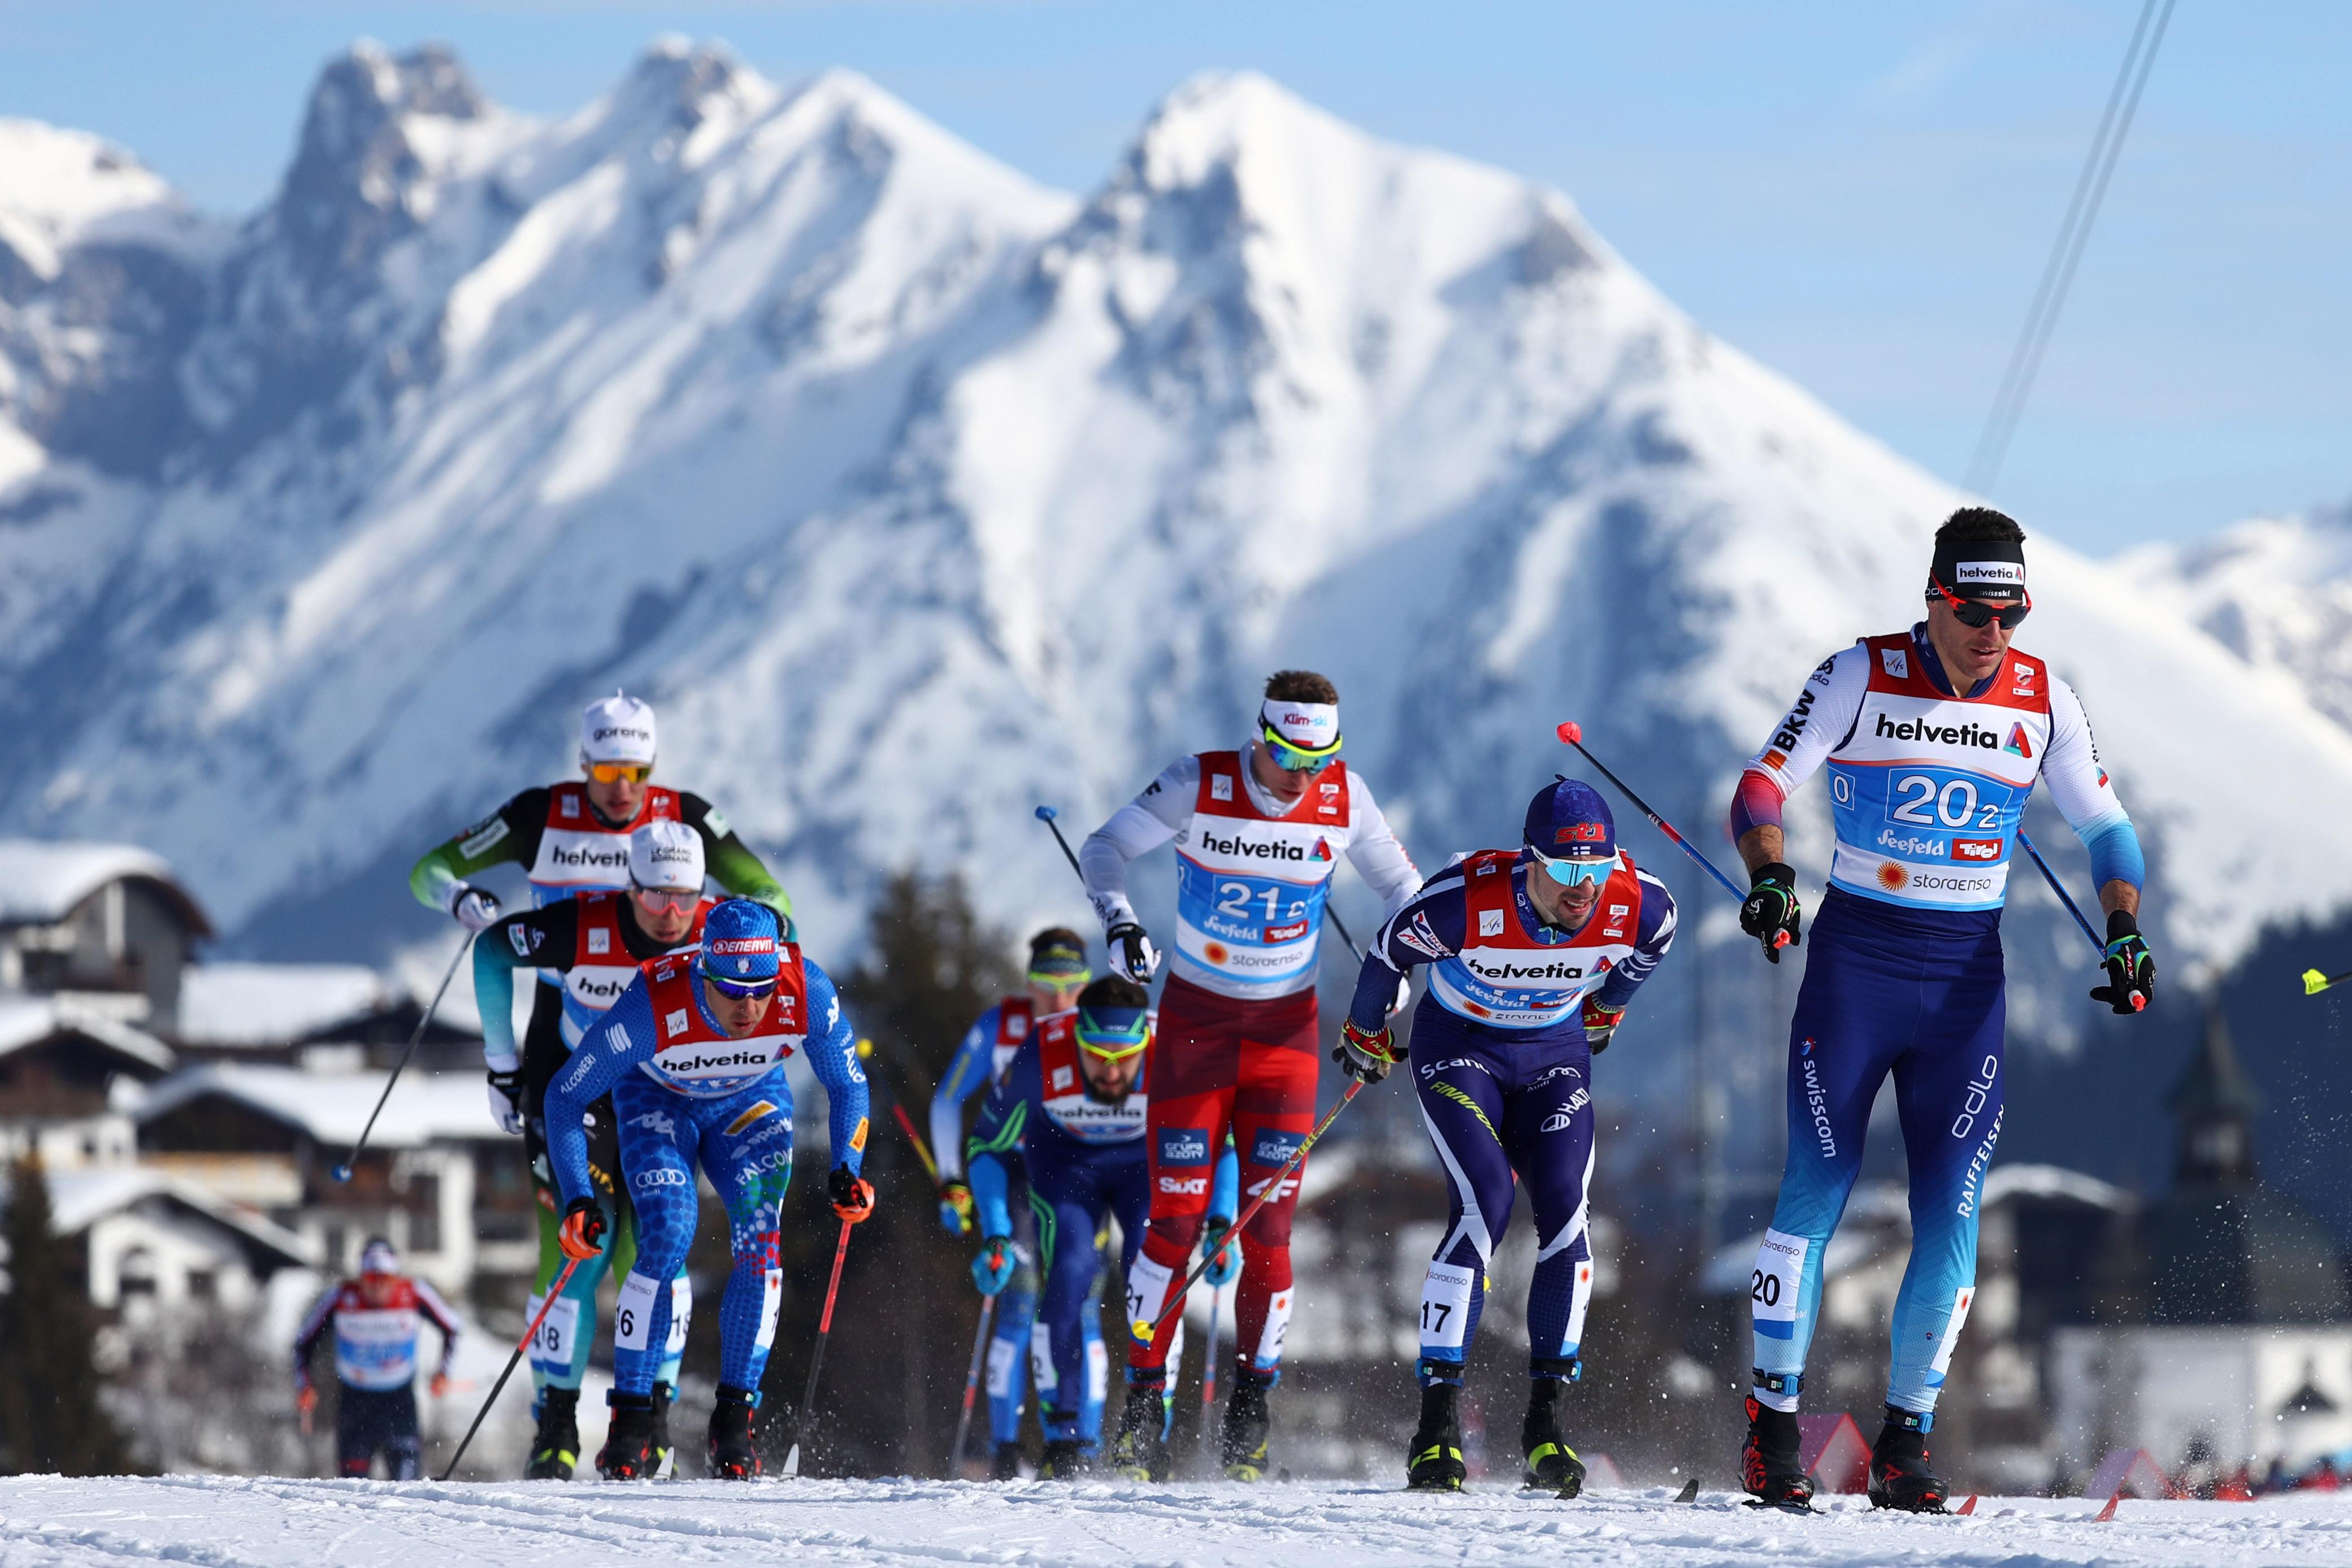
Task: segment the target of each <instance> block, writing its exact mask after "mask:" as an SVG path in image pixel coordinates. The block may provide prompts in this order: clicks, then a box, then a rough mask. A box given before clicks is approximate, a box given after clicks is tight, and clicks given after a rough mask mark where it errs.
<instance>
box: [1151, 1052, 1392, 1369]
mask: <svg viewBox="0 0 2352 1568" xmlns="http://www.w3.org/2000/svg"><path fill="white" fill-rule="evenodd" d="M1363 1086H1364V1081H1363V1080H1362V1079H1360V1078H1350V1079H1349V1080H1348V1087H1347V1089H1346V1091H1345V1092H1342V1093H1341V1094H1340V1096H1339V1103H1337V1104H1335V1105H1333V1106H1332V1107H1331V1108H1330V1109H1329V1110H1328V1111H1326V1112H1324V1113H1323V1119H1322V1120H1321V1121H1319V1122H1318V1123H1316V1124H1315V1130H1314V1131H1313V1132H1311V1133H1309V1134H1307V1141H1306V1142H1305V1143H1303V1144H1301V1145H1298V1147H1297V1148H1296V1149H1294V1150H1292V1151H1291V1155H1290V1158H1289V1159H1287V1160H1286V1161H1284V1162H1283V1166H1282V1169H1281V1170H1279V1171H1277V1172H1276V1173H1275V1177H1274V1179H1273V1180H1272V1181H1270V1182H1268V1183H1266V1184H1265V1186H1263V1187H1261V1188H1259V1189H1258V1195H1257V1196H1256V1197H1254V1198H1252V1199H1250V1200H1249V1207H1246V1208H1244V1209H1243V1210H1242V1211H1241V1212H1240V1213H1239V1214H1237V1215H1235V1216H1234V1223H1233V1225H1232V1227H1231V1228H1229V1229H1227V1230H1226V1232H1225V1234H1226V1235H1228V1236H1239V1235H1240V1234H1241V1233H1242V1232H1243V1230H1244V1229H1245V1228H1247V1227H1248V1225H1249V1222H1250V1221H1251V1220H1253V1219H1255V1218H1257V1211H1258V1210H1259V1209H1261V1208H1264V1207H1265V1206H1266V1204H1267V1203H1268V1202H1269V1201H1271V1200H1272V1199H1273V1197H1274V1195H1275V1194H1276V1193H1278V1192H1280V1191H1281V1190H1282V1188H1283V1184H1284V1183H1286V1182H1287V1181H1288V1180H1289V1179H1290V1177H1291V1176H1292V1174H1293V1173H1294V1172H1296V1171H1297V1169H1298V1167H1299V1166H1303V1165H1305V1164H1306V1163H1307V1150H1309V1149H1311V1148H1313V1147H1314V1146H1315V1140H1316V1139H1318V1138H1319V1137H1321V1136H1322V1135H1323V1134H1326V1133H1328V1132H1329V1131H1330V1130H1331V1124H1332V1123H1334V1122H1336V1121H1338V1120H1339V1113H1340V1112H1342V1111H1344V1110H1346V1109H1347V1108H1348V1102H1349V1101H1350V1100H1353V1099H1354V1098H1355V1097H1356V1091H1358V1090H1359V1089H1361V1088H1362V1087H1363ZM1218 1251H1223V1248H1219V1249H1218ZM1215 1259H1216V1253H1214V1252H1213V1253H1210V1254H1209V1255H1208V1256H1207V1257H1205V1258H1202V1260H1200V1261H1199V1262H1198V1263H1195V1264H1193V1265H1192V1272H1190V1273H1188V1274H1186V1275H1185V1276H1184V1282H1183V1283H1182V1284H1181V1285H1179V1286H1177V1287H1176V1289H1175V1290H1174V1291H1172V1292H1171V1293H1170V1295H1169V1298H1168V1304H1167V1305H1165V1306H1164V1307H1162V1308H1160V1316H1159V1317H1158V1318H1156V1319H1153V1320H1151V1321H1150V1322H1146V1321H1145V1320H1144V1319H1142V1318H1138V1319H1136V1320H1135V1322H1131V1323H1129V1325H1128V1327H1129V1329H1131V1330H1133V1331H1134V1333H1135V1337H1136V1338H1138V1339H1139V1340H1142V1341H1144V1342H1145V1343H1150V1341H1152V1340H1155V1339H1158V1338H1159V1337H1160V1330H1161V1329H1163V1328H1166V1327H1167V1326H1168V1321H1169V1320H1170V1319H1171V1318H1173V1317H1174V1316H1175V1315H1176V1314H1177V1313H1178V1312H1182V1311H1183V1310H1184V1296H1185V1293H1186V1292H1187V1291H1191V1290H1192V1287H1193V1286H1194V1285H1196V1284H1198V1283H1200V1280H1201V1276H1202V1275H1203V1274H1205V1273H1207V1272H1208V1271H1209V1265H1210V1264H1211V1263H1212V1262H1213V1261H1215Z"/></svg>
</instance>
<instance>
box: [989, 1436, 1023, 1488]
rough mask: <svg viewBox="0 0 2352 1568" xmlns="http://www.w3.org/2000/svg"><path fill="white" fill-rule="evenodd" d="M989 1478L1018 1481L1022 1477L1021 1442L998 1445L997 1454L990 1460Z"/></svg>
mask: <svg viewBox="0 0 2352 1568" xmlns="http://www.w3.org/2000/svg"><path fill="white" fill-rule="evenodd" d="M988 1479H990V1480H992V1481H1017V1480H1019V1479H1021V1445H1020V1444H1018V1443H999V1444H997V1445H996V1456H995V1458H992V1459H991V1460H990V1461H989V1466H988Z"/></svg>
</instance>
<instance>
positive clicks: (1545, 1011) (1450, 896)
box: [1349, 850, 1675, 1386]
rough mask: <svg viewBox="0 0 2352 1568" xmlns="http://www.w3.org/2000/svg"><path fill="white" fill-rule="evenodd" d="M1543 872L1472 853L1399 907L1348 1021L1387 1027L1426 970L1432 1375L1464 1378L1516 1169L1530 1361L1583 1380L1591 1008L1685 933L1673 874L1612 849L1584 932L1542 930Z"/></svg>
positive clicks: (1588, 1270)
mask: <svg viewBox="0 0 2352 1568" xmlns="http://www.w3.org/2000/svg"><path fill="white" fill-rule="evenodd" d="M1531 873H1532V874H1536V875H1540V874H1542V873H1540V872H1538V871H1536V870H1535V868H1534V862H1532V861H1531V860H1529V858H1528V856H1527V855H1526V854H1525V853H1524V852H1520V851H1516V850H1486V851H1483V852H1479V853H1476V854H1473V855H1468V856H1465V857H1464V858H1462V859H1460V860H1458V861H1456V862H1454V863H1453V864H1450V865H1448V866H1447V867H1446V868H1445V869H1444V871H1441V872H1439V873H1437V874H1436V875H1435V876H1433V877H1431V878H1430V879H1429V882H1428V883H1427V884H1426V885H1424V886H1423V888H1422V890H1421V891H1420V892H1419V893H1417V894H1414V895H1413V897H1412V901H1411V902H1409V903H1408V904H1405V906H1404V907H1403V908H1402V909H1400V910H1398V911H1397V912H1396V914H1395V915H1391V917H1390V918H1389V920H1388V922H1387V924H1385V925H1382V926H1381V930H1380V935H1379V936H1377V937H1376V938H1374V940H1373V943H1372V948H1371V951H1370V953H1368V954H1366V955H1365V957H1364V967H1363V969H1362V970H1361V972H1360V974H1359V976H1358V977H1357V981H1356V995H1355V999H1354V1002H1353V1004H1352V1005H1351V1006H1350V1007H1349V1019H1351V1020H1352V1021H1353V1022H1354V1023H1355V1025H1356V1027H1357V1028H1359V1029H1363V1030H1377V1029H1379V1028H1380V1026H1381V1018H1382V1014H1383V1011H1384V1009H1386V1008H1387V1006H1388V1003H1389V998H1391V997H1392V996H1394V995H1395V994H1396V984H1397V979H1398V977H1400V976H1402V975H1403V974H1405V973H1406V972H1407V971H1408V970H1409V969H1411V968H1412V966H1414V965H1416V964H1425V965H1428V966H1430V972H1429V984H1428V988H1427V989H1426V990H1425V991H1424V992H1423V996H1422V998H1421V1004H1420V1006H1419V1007H1418V1008H1416V1009H1414V1011H1413V1015H1412V1053H1411V1055H1410V1057H1409V1059H1408V1060H1409V1063H1410V1068H1411V1071H1412V1086H1413V1092H1415V1093H1416V1094H1418V1095H1419V1096H1420V1098H1421V1113H1422V1120H1423V1123H1424V1124H1426V1125H1427V1126H1428V1128H1429V1141H1430V1142H1431V1143H1432V1144H1433V1145H1435V1146H1436V1149H1437V1157H1438V1161H1439V1163H1440V1164H1442V1165H1443V1166H1444V1167H1445V1180H1446V1186H1447V1190H1448V1195H1449V1196H1448V1202H1447V1211H1446V1218H1447V1225H1446V1230H1445V1235H1444V1238H1443V1239H1441V1240H1440V1241H1439V1242H1438V1244H1437V1250H1436V1252H1435V1254H1434V1255H1433V1256H1432V1258H1431V1259H1430V1262H1429V1272H1428V1274H1427V1276H1426V1278H1425V1279H1424V1280H1423V1284H1422V1291H1421V1364H1420V1368H1419V1372H1420V1377H1421V1381H1422V1383H1423V1385H1424V1386H1426V1385H1429V1384H1432V1383H1451V1384H1456V1385H1458V1384H1460V1383H1461V1381H1462V1369H1463V1365H1464V1363H1465V1361H1466V1360H1467V1359H1468V1356H1469V1354H1470V1342H1471V1340H1472V1338H1473V1336H1475V1334H1476V1333H1477V1329H1478V1317H1479V1313H1480V1312H1482V1311H1483V1310H1484V1308H1485V1305H1486V1270H1487V1266H1488V1264H1489V1262H1490V1261H1491V1260H1493V1258H1494V1255H1495V1247H1496V1243H1497V1242H1498V1241H1500V1239H1501V1238H1502V1233H1503V1229H1504V1228H1505V1227H1506V1226H1507V1225H1508V1224H1509V1223H1510V1218H1511V1203H1512V1198H1513V1196H1514V1188H1513V1179H1512V1178H1513V1173H1514V1172H1516V1173H1517V1178H1518V1180H1519V1181H1520V1182H1522V1183H1524V1184H1525V1186H1526V1187H1527V1192H1528V1199H1529V1201H1530V1202H1531V1203H1532V1205H1533V1206H1534V1209H1535V1224H1536V1270H1535V1278H1534V1281H1532V1282H1531V1283H1530V1284H1529V1286H1528V1374H1529V1375H1531V1376H1535V1377H1552V1378H1559V1379H1562V1380H1572V1379H1574V1378H1575V1377H1576V1376H1577V1375H1578V1374H1579V1371H1580V1366H1579V1356H1580V1353H1581V1349H1582V1342H1583V1337H1584V1310H1585V1307H1586V1305H1587V1303H1588V1302H1589V1301H1591V1295H1592V1251H1591V1243H1590V1240H1589V1239H1588V1237H1587V1234H1586V1232H1587V1222H1588V1218H1589V1216H1590V1214H1591V1180H1592V1163H1593V1146H1594V1145H1593V1124H1592V1115H1593V1113H1592V1082H1591V1077H1592V1053H1591V1051H1590V1050H1589V1049H1588V1048H1587V1045H1586V1043H1585V1035H1584V1016H1583V1003H1584V1001H1585V999H1586V998H1588V997H1590V998H1593V999H1594V1000H1595V1001H1596V1002H1598V1004H1599V1005H1601V1006H1602V1007H1606V1008H1612V1009H1622V1008H1623V1007H1624V1006H1625V1004H1626V1003H1627V1002H1629V1001H1630V1000H1632V999H1633V993H1634V992H1635V991H1636V990H1638V989H1639V988H1641V985H1642V983H1643V981H1644V980H1646V979H1648V978H1649V977H1650V974H1651V971H1653V970H1654V969H1655V968H1656V967H1658V961H1659V960H1660V959H1662V958H1664V956H1666V950H1667V948H1669V947H1670V946H1673V945H1674V939H1675V900H1674V895H1673V894H1670V893H1668V892H1667V891H1666V887H1665V884H1664V883H1662V882H1660V881H1658V879H1657V878H1655V877H1654V876H1652V875H1650V874H1649V873H1647V872H1643V871H1639V870H1636V869H1635V868H1634V865H1633V858H1632V857H1631V856H1629V855H1625V854H1622V853H1620V854H1619V855H1618V857H1617V864H1616V867H1615V869H1614V870H1613V871H1612V872H1611V873H1609V875H1608V877H1607V879H1606V881H1605V882H1603V883H1602V884H1601V896H1600V899H1599V901H1598V902H1597V903H1596V904H1594V905H1593V909H1592V914H1591V918H1589V919H1588V920H1587V921H1586V922H1585V924H1584V925H1583V926H1582V927H1580V929H1578V930H1575V931H1563V930H1559V929H1558V928H1556V927H1553V926H1550V925H1545V924H1544V921H1543V917H1542V916H1541V915H1538V913H1537V911H1536V907H1535V904H1534V903H1533V901H1532V900H1530V899H1529V897H1528V876H1529V875H1530V874H1531Z"/></svg>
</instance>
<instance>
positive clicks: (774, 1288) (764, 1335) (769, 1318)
mask: <svg viewBox="0 0 2352 1568" xmlns="http://www.w3.org/2000/svg"><path fill="white" fill-rule="evenodd" d="M783 1305H784V1271H783V1270H782V1269H771V1270H768V1279H767V1283H766V1284H765V1285H764V1286H763V1287H762V1288H761V1291H760V1332H759V1333H758V1335H757V1336H756V1337H755V1338H753V1340H752V1342H751V1343H754V1344H756V1345H758V1346H759V1347H760V1348H761V1350H766V1349H767V1348H768V1347H769V1346H771V1345H772V1344H774V1343H776V1314H777V1313H778V1312H782V1310H783Z"/></svg>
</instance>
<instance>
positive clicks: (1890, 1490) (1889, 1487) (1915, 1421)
mask: <svg viewBox="0 0 2352 1568" xmlns="http://www.w3.org/2000/svg"><path fill="white" fill-rule="evenodd" d="M1935 1424H1936V1416H1935V1413H1934V1412H1932V1411H1927V1412H1921V1411H1917V1410H1905V1409H1902V1408H1900V1407H1898V1406H1893V1405H1889V1406H1887V1407H1886V1425H1885V1426H1884V1427H1880V1428H1879V1429H1878V1441H1876V1442H1875V1443H1873V1444H1871V1446H1870V1506H1871V1507H1873V1508H1893V1509H1900V1510H1902V1511H1904V1512H1906V1513H1941V1512H1943V1511H1944V1493H1945V1489H1944V1482H1943V1479H1942V1478H1941V1477H1939V1476H1937V1474H1936V1472H1935V1471H1933V1470H1931V1469H1928V1468H1927V1429H1928V1428H1929V1427H1933V1426H1934V1425H1935Z"/></svg>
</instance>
